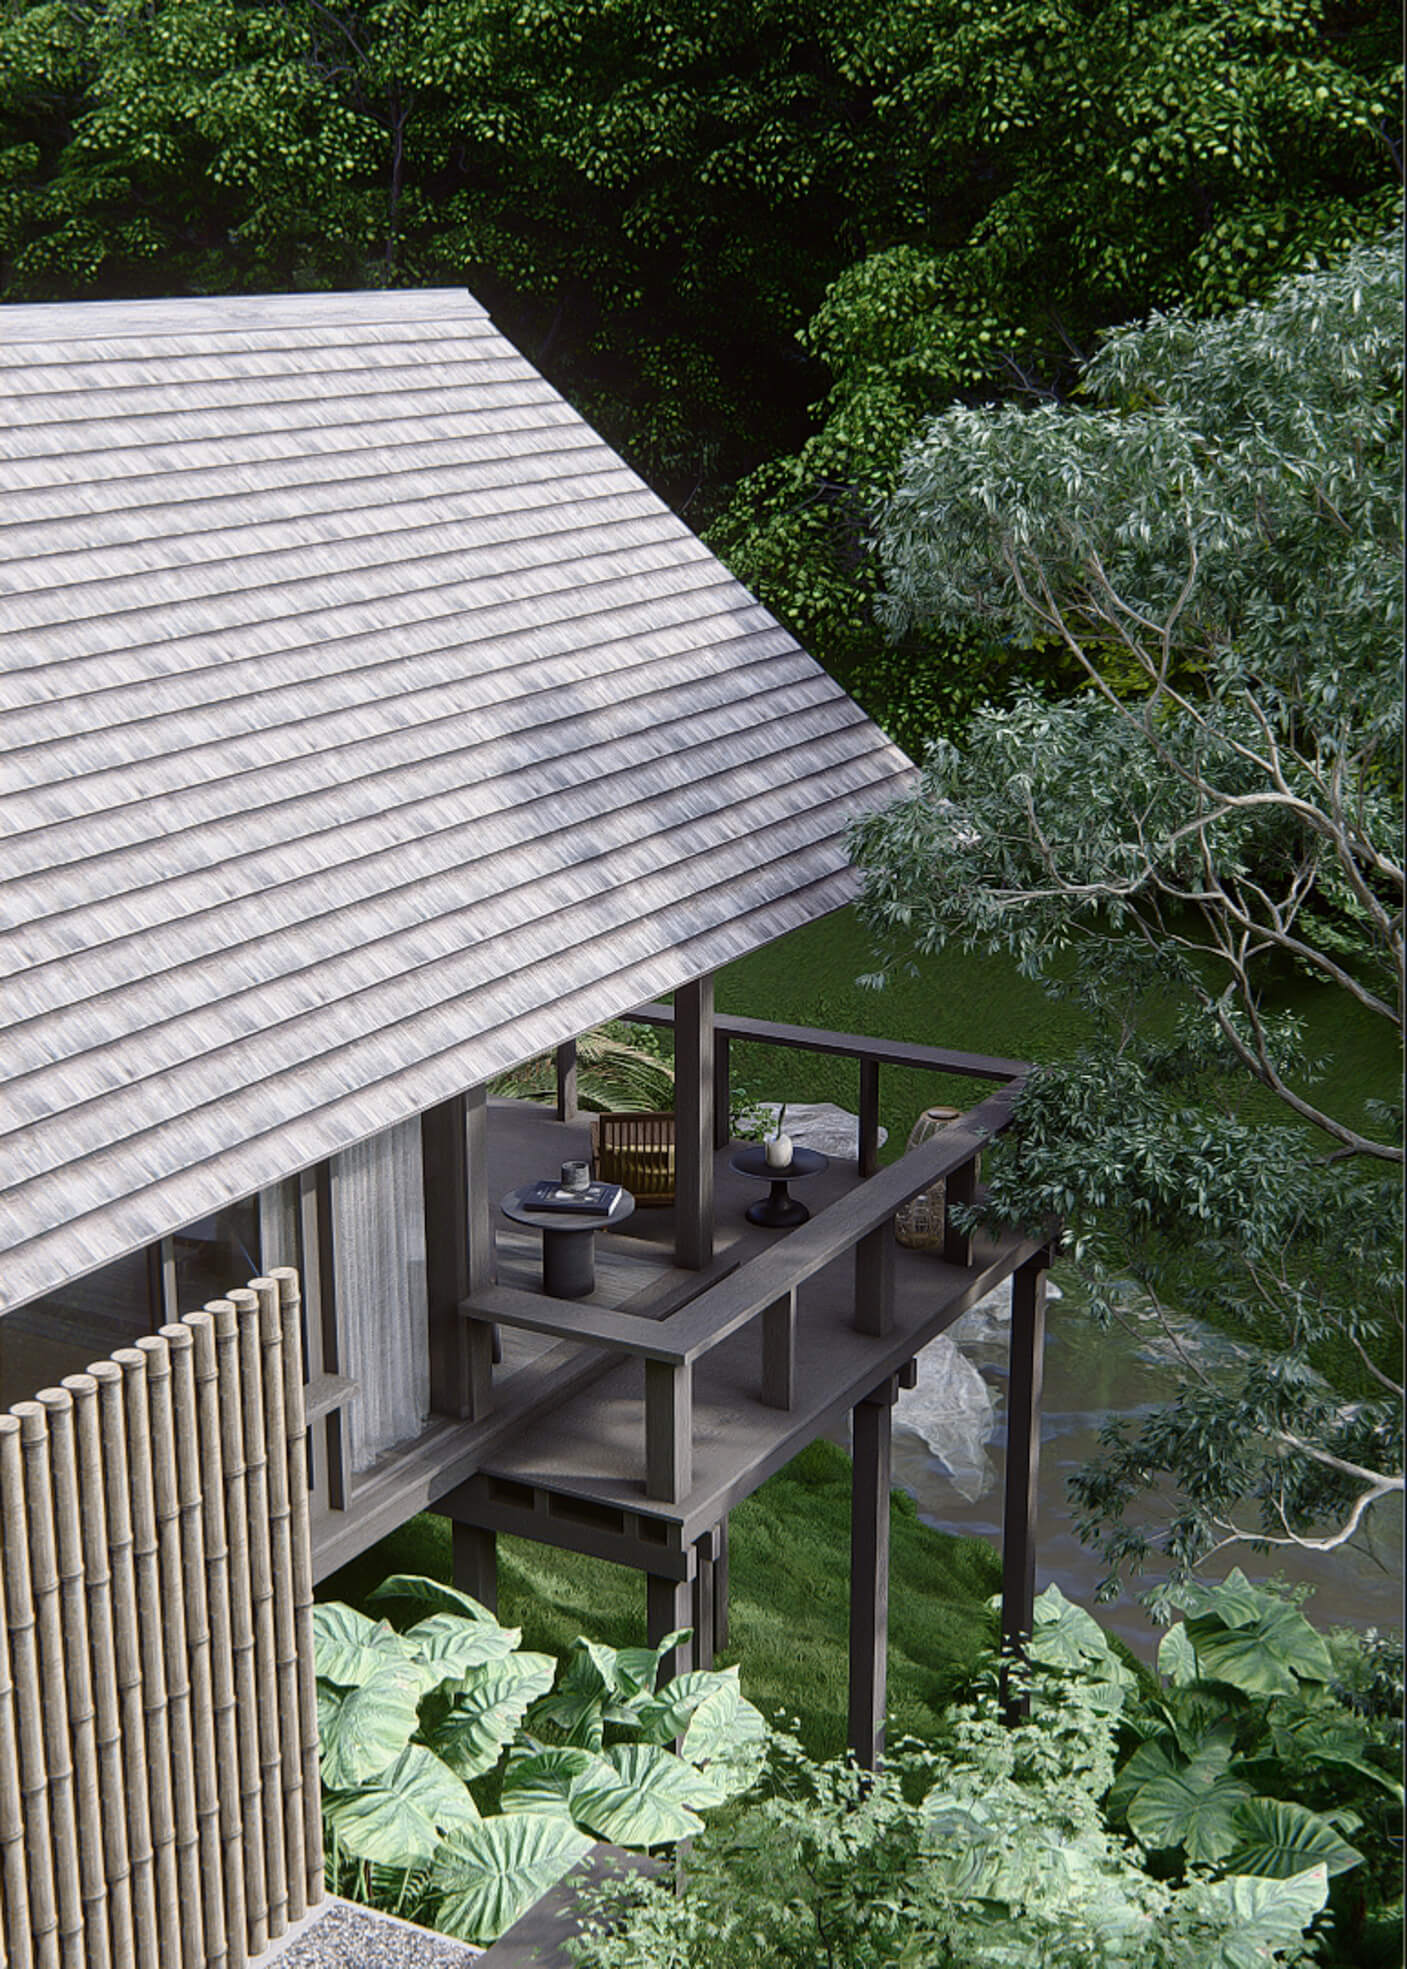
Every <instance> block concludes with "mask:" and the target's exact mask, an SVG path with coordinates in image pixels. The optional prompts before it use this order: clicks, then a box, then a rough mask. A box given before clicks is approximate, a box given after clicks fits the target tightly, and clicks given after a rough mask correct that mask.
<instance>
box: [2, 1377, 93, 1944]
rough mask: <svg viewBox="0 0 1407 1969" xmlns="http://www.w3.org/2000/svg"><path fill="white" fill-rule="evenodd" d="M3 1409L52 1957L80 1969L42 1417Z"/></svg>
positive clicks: (49, 1476)
mask: <svg viewBox="0 0 1407 1969" xmlns="http://www.w3.org/2000/svg"><path fill="white" fill-rule="evenodd" d="M10 1413H11V1414H12V1415H17V1416H18V1417H19V1419H20V1451H21V1454H22V1457H23V1462H24V1499H25V1508H26V1510H27V1512H28V1515H29V1570H30V1582H31V1586H32V1589H33V1594H34V1621H35V1634H36V1639H37V1641H38V1644H39V1646H38V1666H39V1691H40V1699H41V1702H42V1705H43V1727H44V1760H45V1763H46V1764H47V1766H48V1771H49V1813H50V1822H51V1825H52V1828H53V1841H54V1885H55V1889H56V1892H57V1900H58V1915H59V1960H60V1962H61V1963H62V1964H63V1966H64V1969H83V1963H84V1949H83V1887H82V1878H81V1874H80V1870H79V1863H78V1812H77V1807H76V1803H75V1799H74V1782H73V1751H72V1746H71V1744H70V1741H69V1731H68V1687H67V1679H66V1677H65V1674H64V1647H63V1614H62V1608H61V1605H60V1599H59V1566H58V1541H57V1538H56V1535H55V1531H54V1493H53V1473H52V1470H51V1467H50V1461H49V1418H48V1416H47V1414H46V1413H45V1410H44V1408H43V1407H42V1405H41V1404H40V1403H39V1402H16V1403H15V1404H14V1406H13V1407H12V1408H11V1410H10Z"/></svg>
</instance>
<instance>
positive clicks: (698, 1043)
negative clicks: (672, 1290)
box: [674, 973, 713, 1271]
mask: <svg viewBox="0 0 1407 1969" xmlns="http://www.w3.org/2000/svg"><path fill="white" fill-rule="evenodd" d="M674 1143H675V1146H674V1261H675V1263H676V1264H678V1265H685V1266H688V1267H689V1268H690V1269H691V1270H695V1271H697V1270H699V1269H700V1268H701V1267H702V1266H704V1265H707V1264H708V1263H709V1262H710V1260H711V1259H712V1257H713V977H712V974H711V973H710V974H709V975H708V976H706V977H702V978H696V979H695V980H694V982H693V984H687V985H681V986H680V987H679V989H678V991H676V992H675V994H674Z"/></svg>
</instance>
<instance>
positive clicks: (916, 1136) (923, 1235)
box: [894, 1108, 960, 1251]
mask: <svg viewBox="0 0 1407 1969" xmlns="http://www.w3.org/2000/svg"><path fill="white" fill-rule="evenodd" d="M959 1117H960V1110H959V1109H957V1108H925V1109H924V1111H923V1113H922V1114H921V1115H920V1116H919V1118H918V1120H917V1121H916V1122H915V1123H914V1125H913V1127H912V1129H911V1130H910V1131H909V1139H908V1142H907V1143H906V1145H905V1147H906V1151H907V1149H916V1148H918V1147H919V1145H920V1143H923V1142H927V1141H931V1140H932V1138H933V1137H934V1136H935V1135H936V1134H938V1133H939V1131H940V1130H941V1129H944V1128H948V1127H950V1126H951V1125H952V1123H953V1122H955V1121H957V1120H958V1119H959ZM947 1187H948V1186H947V1184H946V1183H945V1182H944V1180H943V1178H942V1177H941V1176H940V1177H939V1178H938V1181H937V1182H936V1183H930V1184H929V1186H928V1188H927V1189H926V1190H920V1191H919V1193H918V1195H917V1196H915V1197H910V1199H909V1201H908V1202H907V1203H905V1204H902V1205H901V1206H900V1208H899V1209H898V1210H897V1211H896V1212H895V1215H894V1235H895V1237H896V1238H897V1239H898V1241H899V1243H900V1244H903V1245H906V1246H907V1247H908V1248H909V1250H910V1251H941V1250H942V1249H943V1216H944V1204H945V1201H946V1193H947Z"/></svg>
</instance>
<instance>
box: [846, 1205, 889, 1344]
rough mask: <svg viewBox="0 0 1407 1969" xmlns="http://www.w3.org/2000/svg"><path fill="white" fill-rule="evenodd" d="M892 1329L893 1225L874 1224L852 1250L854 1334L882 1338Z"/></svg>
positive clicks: (887, 1223)
mask: <svg viewBox="0 0 1407 1969" xmlns="http://www.w3.org/2000/svg"><path fill="white" fill-rule="evenodd" d="M893 1327H894V1225H893V1223H892V1221H890V1222H886V1223H883V1224H877V1225H876V1226H875V1228H874V1229H873V1230H872V1231H867V1232H866V1234H865V1236H864V1237H862V1238H861V1239H860V1241H859V1243H858V1244H857V1245H856V1246H855V1331H856V1332H857V1333H873V1334H875V1335H876V1336H877V1337H882V1336H883V1335H884V1334H886V1333H890V1332H892V1331H893Z"/></svg>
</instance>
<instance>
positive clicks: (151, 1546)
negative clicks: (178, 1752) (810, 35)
mask: <svg viewBox="0 0 1407 1969" xmlns="http://www.w3.org/2000/svg"><path fill="white" fill-rule="evenodd" d="M113 1359H114V1360H115V1361H116V1362H117V1364H118V1366H119V1367H120V1368H121V1369H122V1388H123V1407H124V1411H125V1417H126V1423H127V1473H128V1483H127V1495H128V1499H129V1501H130V1505H131V1512H132V1573H133V1579H134V1583H135V1588H136V1592H135V1600H136V1611H137V1646H138V1651H139V1658H140V1662H141V1688H142V1713H143V1718H144V1722H145V1726H146V1747H147V1791H148V1797H149V1799H150V1801H151V1843H152V1856H153V1865H154V1871H155V1875H156V1931H157V1933H156V1941H157V1950H158V1959H159V1961H160V1962H161V1964H162V1965H163V1969H181V1890H180V1875H179V1869H178V1866H177V1860H176V1807H175V1785H174V1779H173V1774H172V1768H171V1712H170V1705H169V1702H168V1700H167V1693H166V1650H165V1647H164V1644H163V1640H162V1632H161V1615H162V1604H161V1565H160V1556H159V1550H158V1542H157V1541H158V1534H157V1521H156V1496H155V1488H154V1483H155V1479H154V1474H153V1470H152V1440H151V1415H150V1411H149V1408H148V1403H147V1368H148V1363H147V1354H146V1352H145V1350H143V1349H141V1348H138V1347H120V1348H118V1350H117V1352H116V1353H115V1354H114V1355H113Z"/></svg>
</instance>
